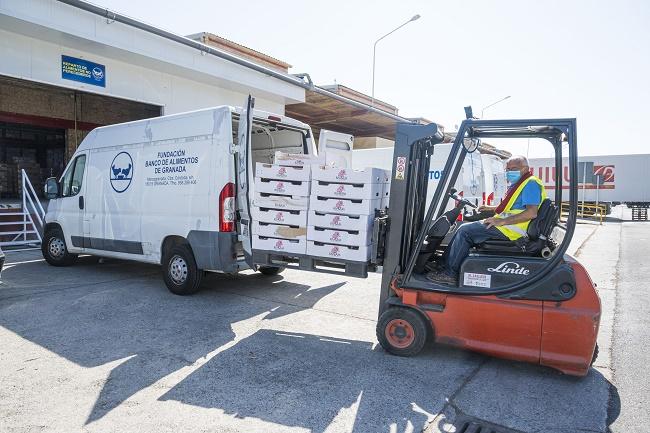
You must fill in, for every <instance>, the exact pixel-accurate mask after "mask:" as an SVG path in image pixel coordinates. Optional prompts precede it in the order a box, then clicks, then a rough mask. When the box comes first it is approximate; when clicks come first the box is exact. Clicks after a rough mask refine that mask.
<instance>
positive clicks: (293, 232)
mask: <svg viewBox="0 0 650 433" xmlns="http://www.w3.org/2000/svg"><path fill="white" fill-rule="evenodd" d="M252 227H253V229H252V230H253V234H254V235H260V236H265V237H270V238H282V239H303V240H306V239H307V227H304V226H303V227H299V226H290V225H284V224H271V223H265V222H260V221H253V226H252Z"/></svg>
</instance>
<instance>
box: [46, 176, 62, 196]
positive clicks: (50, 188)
mask: <svg viewBox="0 0 650 433" xmlns="http://www.w3.org/2000/svg"><path fill="white" fill-rule="evenodd" d="M45 197H46V198H48V199H50V200H52V199H54V198H57V197H59V182H57V181H56V177H49V178H48V179H47V180H46V181H45Z"/></svg>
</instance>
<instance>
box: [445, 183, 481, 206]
mask: <svg viewBox="0 0 650 433" xmlns="http://www.w3.org/2000/svg"><path fill="white" fill-rule="evenodd" d="M448 195H449V198H453V199H454V200H456V201H457V202H459V204H462V205H463V206H469V207H471V208H473V209H476V208H478V206H476V205H475V204H474V203H472V202H471V201H469V200H467V199H465V198H463V197H459V196H457V195H456V190H455V189H454V188H452V189H451V190H450V191H449V194H448Z"/></svg>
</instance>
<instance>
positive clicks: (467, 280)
mask: <svg viewBox="0 0 650 433" xmlns="http://www.w3.org/2000/svg"><path fill="white" fill-rule="evenodd" d="M491 283H492V276H491V275H488V274H475V273H472V272H465V273H464V274H463V286H474V287H487V288H490V285H491Z"/></svg>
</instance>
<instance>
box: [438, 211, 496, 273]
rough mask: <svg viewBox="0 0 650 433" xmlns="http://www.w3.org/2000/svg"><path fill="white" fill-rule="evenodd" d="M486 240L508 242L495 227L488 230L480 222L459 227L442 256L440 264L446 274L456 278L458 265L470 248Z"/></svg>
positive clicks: (458, 269) (461, 262)
mask: <svg viewBox="0 0 650 433" xmlns="http://www.w3.org/2000/svg"><path fill="white" fill-rule="evenodd" d="M488 239H504V240H508V237H507V236H506V235H504V234H503V233H501V232H500V231H499V230H497V229H496V228H495V227H490V228H489V229H488V228H487V225H485V224H483V222H481V221H476V222H473V223H466V224H463V225H461V226H460V227H459V228H458V230H456V233H454V236H453V237H452V238H451V242H450V243H449V246H448V247H447V249H446V250H445V253H444V254H443V255H442V262H443V263H444V265H445V270H446V271H447V273H449V274H450V275H453V276H454V277H456V276H458V271H460V265H462V264H463V260H465V258H466V257H467V256H468V255H469V250H470V248H472V247H473V246H474V245H478V244H480V243H481V242H485V241H486V240H488Z"/></svg>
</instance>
